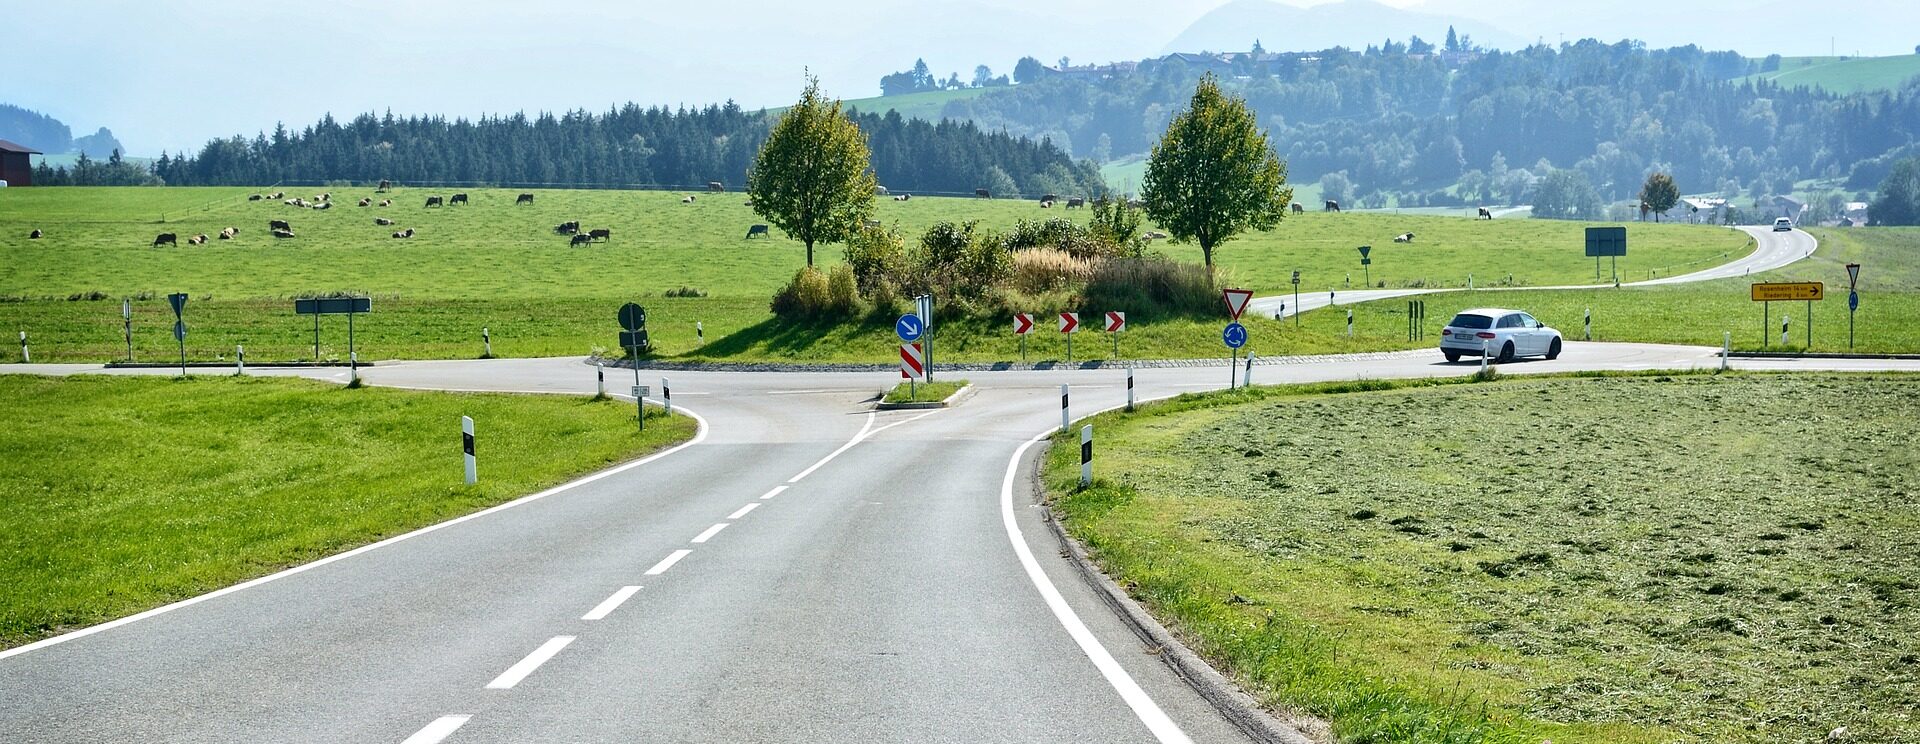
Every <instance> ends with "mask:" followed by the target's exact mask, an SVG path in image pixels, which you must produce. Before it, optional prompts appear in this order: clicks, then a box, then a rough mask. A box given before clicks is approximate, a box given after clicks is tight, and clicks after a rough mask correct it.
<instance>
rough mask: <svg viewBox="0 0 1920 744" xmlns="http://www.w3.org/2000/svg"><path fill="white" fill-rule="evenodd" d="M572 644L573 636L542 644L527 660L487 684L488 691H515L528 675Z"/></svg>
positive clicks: (554, 639)
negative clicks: (515, 687)
mask: <svg viewBox="0 0 1920 744" xmlns="http://www.w3.org/2000/svg"><path fill="white" fill-rule="evenodd" d="M572 642H573V636H554V637H553V638H552V639H550V640H548V641H547V642H546V643H542V644H540V647H539V648H536V649H534V650H533V653H530V654H527V658H524V659H521V660H520V661H519V663H516V664H514V665H513V666H510V667H507V670H506V671H504V672H501V673H500V676H498V677H494V678H493V681H492V682H488V683H487V689H489V690H511V689H513V686H514V685H517V684H520V680H523V679H526V678H527V675H529V674H532V673H533V670H535V669H539V668H540V665H541V664H545V663H547V660H548V659H552V658H553V657H554V655H555V654H558V653H560V649H563V648H566V647H567V644H569V643H572Z"/></svg>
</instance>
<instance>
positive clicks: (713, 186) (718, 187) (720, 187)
mask: <svg viewBox="0 0 1920 744" xmlns="http://www.w3.org/2000/svg"><path fill="white" fill-rule="evenodd" d="M707 190H708V191H726V190H727V185H726V184H724V183H721V182H719V181H708V182H707Z"/></svg>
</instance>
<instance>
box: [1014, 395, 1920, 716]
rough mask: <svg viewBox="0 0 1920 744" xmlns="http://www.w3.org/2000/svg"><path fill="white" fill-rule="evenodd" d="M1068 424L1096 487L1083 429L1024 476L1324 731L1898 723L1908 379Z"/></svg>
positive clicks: (1176, 617)
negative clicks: (1091, 436) (1087, 428)
mask: <svg viewBox="0 0 1920 744" xmlns="http://www.w3.org/2000/svg"><path fill="white" fill-rule="evenodd" d="M1787 412H1790V413H1787ZM1092 424H1093V427H1094V431H1095V434H1096V441H1095V483H1094V485H1093V487H1091V488H1089V489H1086V490H1078V489H1077V488H1076V484H1077V480H1078V471H1079V468H1078V465H1079V458H1078V454H1079V448H1078V447H1077V446H1073V445H1075V444H1077V441H1068V440H1067V439H1063V438H1062V439H1057V441H1055V442H1054V444H1055V445H1056V446H1055V447H1054V448H1053V449H1052V450H1051V452H1050V454H1049V455H1048V456H1047V459H1046V461H1045V465H1044V467H1045V471H1044V473H1045V480H1046V483H1047V486H1048V489H1049V491H1050V493H1051V494H1053V497H1054V499H1055V501H1054V503H1055V508H1056V509H1057V510H1058V512H1059V513H1060V514H1061V515H1062V516H1063V518H1064V523H1065V525H1066V526H1067V528H1068V529H1069V530H1070V531H1071V532H1072V533H1073V534H1074V535H1075V536H1076V537H1077V538H1079V539H1080V540H1081V541H1083V542H1084V543H1085V544H1086V545H1088V546H1089V547H1090V548H1091V550H1092V551H1093V553H1094V555H1095V558H1096V560H1098V561H1099V562H1100V563H1101V565H1102V566H1103V567H1104V568H1105V569H1106V570H1107V571H1108V572H1109V573H1110V574H1111V575H1113V576H1114V577H1115V578H1116V579H1117V580H1118V581H1119V582H1120V583H1121V584H1122V585H1123V586H1126V587H1128V589H1129V591H1130V592H1131V593H1132V595H1133V596H1134V597H1136V598H1137V599H1139V600H1140V601H1142V602H1143V603H1144V604H1145V605H1146V606H1147V607H1148V608H1149V609H1150V610H1151V611H1152V612H1153V613H1154V614H1155V615H1157V616H1158V617H1160V618H1161V619H1162V620H1163V621H1165V622H1167V623H1168V624H1169V625H1170V626H1171V627H1173V628H1174V629H1175V630H1176V632H1178V633H1179V634H1181V635H1182V636H1183V637H1184V638H1186V639H1187V640H1188V642H1189V643H1190V644H1191V645H1193V646H1194V647H1195V648H1196V650H1198V651H1199V652H1200V653H1202V654H1203V655H1204V656H1206V657H1207V658H1209V659H1210V660H1211V661H1212V662H1213V663H1214V664H1215V665H1216V667H1218V668H1220V669H1221V670H1222V671H1224V672H1225V673H1227V674H1229V675H1231V676H1233V677H1235V678H1236V679H1237V680H1239V681H1240V682H1241V683H1242V684H1243V685H1244V686H1245V687H1246V688H1247V689H1249V690H1251V691H1253V692H1254V694H1255V695H1256V696H1259V697H1261V698H1262V699H1263V700H1264V701H1265V702H1266V703H1267V704H1269V705H1270V706H1273V707H1275V708H1278V709H1285V710H1291V711H1296V712H1303V713H1306V714H1310V715H1312V716H1316V717H1319V718H1321V719H1324V720H1327V721H1329V722H1331V724H1332V725H1333V729H1334V733H1335V734H1336V736H1337V738H1338V739H1339V740H1340V741H1382V742H1384V741H1396V742H1398V741H1433V742H1441V741H1445V742H1469V741H1471V742H1513V743H1515V744H1519V743H1521V742H1526V743H1529V744H1532V743H1537V742H1540V741H1543V740H1551V741H1553V742H1556V744H1572V743H1578V742H1607V743H1609V744H1611V743H1613V742H1771V741H1821V740H1826V739H1827V735H1828V733H1829V732H1830V731H1833V730H1834V729H1836V728H1840V727H1845V728H1846V729H1847V731H1848V733H1847V734H1846V735H1845V736H1844V738H1843V739H1842V740H1844V741H1850V742H1863V743H1865V742H1875V743H1886V744H1892V743H1893V742H1911V741H1915V740H1920V719H1917V718H1916V713H1920V640H1917V639H1920V558H1916V555H1920V537H1916V536H1920V509H1917V508H1916V507H1915V506H1914V503H1915V501H1914V498H1913V497H1914V495H1915V494H1916V493H1920V457H1916V455H1915V454H1914V451H1913V449H1912V448H1911V447H1910V446H1908V444H1907V443H1908V442H1909V441H1911V440H1912V438H1913V437H1915V436H1916V435H1920V377H1914V376H1895V375H1879V376H1842V375H1804V376H1785V375H1742V374H1734V375H1723V376H1712V375H1687V376H1679V377H1666V376H1655V375H1642V376H1631V377H1623V376H1602V377H1591V378H1555V379H1528V380H1524V381H1512V380H1503V381H1497V382H1492V383H1481V384H1472V383H1467V384H1463V383H1462V382H1461V381H1460V380H1451V381H1420V382H1406V383H1385V382H1370V383H1348V384H1341V385H1322V386H1313V387H1304V388H1303V387H1283V388H1256V389H1253V390H1245V389H1243V390H1242V391H1239V392H1234V393H1214V394H1207V395H1203V396H1191V395H1190V396H1184V397H1182V398H1180V399H1177V400H1175V401H1171V402H1167V403H1162V404H1154V405H1149V406H1145V407H1143V408H1142V409H1141V410H1140V411H1139V412H1136V413H1132V414H1125V413H1110V414H1105V415H1102V416H1099V417H1096V418H1095V419H1094V420H1093V421H1092ZM1075 436H1077V435H1075Z"/></svg>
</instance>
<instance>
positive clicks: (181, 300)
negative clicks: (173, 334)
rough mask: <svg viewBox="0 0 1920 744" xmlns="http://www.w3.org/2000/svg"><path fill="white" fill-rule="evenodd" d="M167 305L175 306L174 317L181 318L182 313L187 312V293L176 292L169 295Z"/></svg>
mask: <svg viewBox="0 0 1920 744" xmlns="http://www.w3.org/2000/svg"><path fill="white" fill-rule="evenodd" d="M167 304H169V305H172V306H173V316H174V317H176V318H178V317H180V311H182V310H185V309H186V308H187V295H186V293H184V292H175V293H173V294H170V295H167Z"/></svg>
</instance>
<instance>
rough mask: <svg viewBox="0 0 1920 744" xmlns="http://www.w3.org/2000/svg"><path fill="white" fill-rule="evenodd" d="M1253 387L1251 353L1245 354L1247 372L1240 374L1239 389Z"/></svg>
mask: <svg viewBox="0 0 1920 744" xmlns="http://www.w3.org/2000/svg"><path fill="white" fill-rule="evenodd" d="M1252 386H1253V352H1251V351H1249V352H1247V370H1246V371H1245V372H1243V373H1241V374H1240V387H1252Z"/></svg>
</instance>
